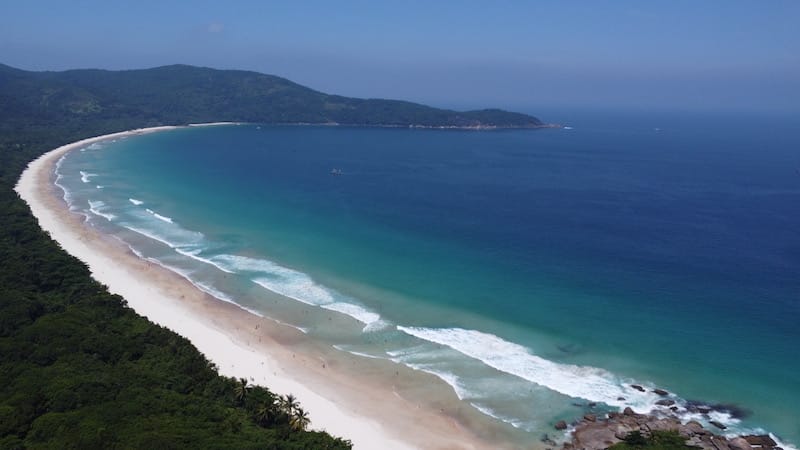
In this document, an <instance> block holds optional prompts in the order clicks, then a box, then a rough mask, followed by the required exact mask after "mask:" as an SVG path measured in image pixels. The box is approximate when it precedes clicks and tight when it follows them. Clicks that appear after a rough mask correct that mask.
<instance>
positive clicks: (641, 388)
mask: <svg viewBox="0 0 800 450" xmlns="http://www.w3.org/2000/svg"><path fill="white" fill-rule="evenodd" d="M631 387H632V388H634V389H636V390H637V391H639V392H645V390H644V388H643V387H641V386H639V385H638V384H632V385H631Z"/></svg>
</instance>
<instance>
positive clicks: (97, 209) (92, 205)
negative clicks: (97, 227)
mask: <svg viewBox="0 0 800 450" xmlns="http://www.w3.org/2000/svg"><path fill="white" fill-rule="evenodd" d="M105 209H108V207H107V206H106V204H105V202H103V201H101V200H89V212H91V213H92V214H94V215H96V216H99V217H102V218H104V219H106V220H108V221H109V222H111V221H112V220H114V219H116V218H117V216H115V215H114V214H111V213H106V212H103V210H105Z"/></svg>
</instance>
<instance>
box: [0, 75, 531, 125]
mask: <svg viewBox="0 0 800 450" xmlns="http://www.w3.org/2000/svg"><path fill="white" fill-rule="evenodd" d="M0 104H2V105H3V111H2V112H0V120H2V121H3V122H7V123H15V122H16V121H17V120H19V117H20V115H22V116H24V117H26V119H25V121H26V123H27V122H29V121H30V120H31V119H33V120H36V121H38V122H39V123H41V122H48V121H52V120H62V121H63V120H67V121H75V120H77V121H83V120H85V119H93V120H103V121H107V120H117V121H119V120H123V119H125V120H136V121H139V122H141V123H147V124H156V123H170V124H172V123H179V122H209V121H231V122H260V123H317V124H322V123H338V124H345V125H373V126H427V127H498V128H536V127H541V126H544V125H543V124H542V122H541V121H540V120H539V119H537V118H535V117H532V116H529V115H526V114H520V113H513V112H507V111H501V110H498V109H486V110H480V111H466V112H457V111H451V110H445V109H437V108H431V107H429V106H424V105H420V104H416V103H411V102H405V101H399V100H383V99H357V98H348V97H342V96H338V95H329V94H324V93H321V92H317V91H315V90H313V89H309V88H307V87H304V86H301V85H299V84H296V83H293V82H291V81H289V80H287V79H284V78H280V77H276V76H272V75H264V74H261V73H256V72H246V71H239V70H215V69H208V68H201V67H192V66H183V65H174V66H164V67H157V68H154V69H144V70H125V71H107V70H70V71H66V72H28V71H23V70H19V69H14V68H12V67H9V66H3V65H0Z"/></svg>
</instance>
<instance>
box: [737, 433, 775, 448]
mask: <svg viewBox="0 0 800 450" xmlns="http://www.w3.org/2000/svg"><path fill="white" fill-rule="evenodd" d="M744 439H745V440H746V441H747V442H748V443H749V444H750V445H752V446H758V447H761V448H762V449H765V450H766V449H771V448H775V447H776V446H777V445H778V443H777V442H775V440H774V439H772V437H770V436H769V435H767V434H761V435H754V434H752V435H750V436H744Z"/></svg>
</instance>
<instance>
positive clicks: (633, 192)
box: [56, 112, 800, 447]
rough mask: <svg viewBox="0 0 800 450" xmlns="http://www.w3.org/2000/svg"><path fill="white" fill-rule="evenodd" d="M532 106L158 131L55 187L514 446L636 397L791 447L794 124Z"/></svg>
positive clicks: (196, 277) (644, 404) (798, 242)
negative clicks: (490, 126) (420, 117)
mask: <svg viewBox="0 0 800 450" xmlns="http://www.w3.org/2000/svg"><path fill="white" fill-rule="evenodd" d="M554 115H555V116H556V117H547V116H545V117H544V118H545V119H546V120H548V121H556V122H560V123H564V124H566V125H568V127H566V128H563V129H544V130H497V131H460V130H427V129H399V128H360V127H344V126H269V125H258V124H246V125H232V126H214V127H189V128H181V129H176V130H170V131H163V132H158V133H153V134H147V135H142V136H136V137H131V138H127V139H120V140H116V141H107V142H102V143H99V144H93V145H91V146H87V147H85V148H83V149H80V150H79V151H75V152H72V153H70V154H69V155H67V156H66V157H65V158H64V159H62V160H61V161H59V164H58V167H57V174H58V175H57V181H56V184H58V185H59V186H60V187H61V188H62V189H63V190H64V192H65V200H66V201H67V202H68V204H69V205H70V208H71V209H73V210H74V211H75V212H77V213H81V214H84V215H85V217H86V220H87V223H88V224H89V225H91V226H93V227H96V228H97V229H99V230H100V231H102V232H105V233H109V234H111V235H113V236H115V237H117V238H118V239H120V240H122V241H123V242H125V243H126V244H127V245H129V246H130V247H131V249H132V250H133V251H135V252H136V253H137V254H138V255H140V256H141V257H143V258H150V259H152V260H153V261H156V262H158V263H159V264H161V265H163V266H165V267H167V268H169V269H170V270H173V271H175V272H177V273H179V274H181V275H182V276H184V277H186V278H187V279H189V280H191V281H192V282H193V283H194V284H195V285H196V286H197V287H198V288H199V289H202V290H204V291H206V292H207V293H209V294H211V295H213V296H215V297H217V298H219V299H220V300H223V301H228V302H232V303H236V304H238V305H240V306H242V307H243V308H245V309H247V310H248V311H251V312H252V313H254V314H259V315H261V316H264V317H267V318H273V319H276V320H279V321H281V322H283V323H286V324H287V325H289V326H293V327H295V328H297V329H299V330H301V331H302V332H303V333H305V334H306V335H307V336H308V337H309V338H310V339H317V340H321V341H324V342H326V343H328V344H330V345H331V349H332V351H341V352H350V353H352V354H355V355H361V356H363V357H364V358H378V359H385V360H388V361H393V362H395V363H397V364H402V365H405V366H408V367H411V368H413V369H416V370H419V371H424V372H428V373H432V374H434V375H436V376H438V377H439V378H441V379H442V380H443V381H445V382H446V383H447V385H449V386H450V387H451V388H452V389H453V390H454V391H455V393H456V394H457V395H458V397H459V398H460V399H461V401H462V402H463V403H464V405H465V407H470V408H475V409H476V410H478V411H480V412H482V413H483V414H485V415H486V418H487V420H491V421H500V422H503V423H505V424H506V425H504V426H506V427H507V429H508V430H509V435H513V436H516V439H531V440H537V441H538V440H539V439H540V438H541V437H542V435H544V434H548V435H549V436H551V437H552V436H554V435H556V432H555V431H554V430H553V424H554V423H555V422H556V421H558V420H562V419H563V420H566V421H567V422H569V421H571V420H574V419H576V418H579V417H581V416H582V415H583V414H584V413H586V412H587V411H594V412H603V411H610V410H619V409H622V408H625V407H628V406H630V407H632V408H633V409H635V410H637V411H641V412H646V411H650V410H657V411H658V410H661V411H665V410H666V407H665V406H659V405H656V401H658V400H659V399H661V397H659V396H658V395H656V394H654V393H653V392H651V391H652V389H653V388H656V387H659V388H663V389H666V390H667V391H669V392H670V397H669V398H671V399H674V400H675V401H676V402H677V404H678V405H679V407H680V409H679V411H678V413H679V414H681V415H682V416H683V417H684V418H685V419H687V420H688V419H690V418H693V419H696V420H699V421H701V422H702V423H705V424H708V423H709V421H711V420H717V421H719V422H722V423H724V424H725V425H727V426H728V427H729V428H728V430H726V431H727V432H731V433H735V432H759V433H760V432H771V433H774V434H775V435H776V436H777V437H779V438H780V439H781V440H782V441H783V442H784V443H789V444H793V445H794V446H795V447H796V446H797V444H798V443H800V420H798V417H799V416H800V415H798V413H797V411H798V405H800V350H798V347H797V345H798V344H800V328H798V322H799V321H800V276H799V275H800V231H799V230H800V228H799V227H798V225H800V153H799V152H798V149H799V148H800V135H799V134H798V132H797V131H798V129H799V128H798V127H797V122H796V119H793V118H787V117H779V116H770V117H766V116H760V117H759V116H745V115H736V114H725V115H719V114H718V115H714V114H677V113H675V114H667V113H661V114H655V113H638V114H633V113H622V112H617V113H604V112H594V113H587V112H584V113H571V112H560V113H558V114H554ZM309 310H311V311H314V314H310V315H309V314H303V313H302V311H306V312H307V311H309ZM325 315H337V317H338V316H339V315H341V320H337V321H335V323H336V324H337V325H336V326H332V325H330V324H329V322H328V321H325V320H321V319H320V318H322V317H325ZM342 323H344V324H345V326H342V325H341V324H342ZM631 384H639V385H642V386H644V387H645V388H646V390H647V391H648V392H645V393H642V392H639V391H638V390H636V389H633V388H631ZM692 405H694V406H696V405H707V406H709V407H711V409H712V411H711V412H710V413H707V414H701V413H699V412H697V411H696V409H694V408H692ZM712 428H713V427H712Z"/></svg>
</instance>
